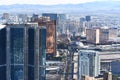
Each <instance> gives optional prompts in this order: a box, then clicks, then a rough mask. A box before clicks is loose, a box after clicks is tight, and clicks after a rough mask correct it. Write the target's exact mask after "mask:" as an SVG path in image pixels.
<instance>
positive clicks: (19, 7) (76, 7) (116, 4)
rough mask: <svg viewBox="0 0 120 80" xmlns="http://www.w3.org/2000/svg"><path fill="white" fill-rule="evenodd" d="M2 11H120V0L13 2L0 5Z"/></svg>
mask: <svg viewBox="0 0 120 80" xmlns="http://www.w3.org/2000/svg"><path fill="white" fill-rule="evenodd" d="M0 12H1V13H4V12H8V13H44V12H54V13H120V1H95V2H88V3H81V4H58V5H38V4H13V5H0Z"/></svg>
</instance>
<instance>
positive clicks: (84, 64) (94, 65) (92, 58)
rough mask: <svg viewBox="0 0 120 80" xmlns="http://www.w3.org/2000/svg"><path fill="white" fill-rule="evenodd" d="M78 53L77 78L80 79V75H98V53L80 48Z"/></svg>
mask: <svg viewBox="0 0 120 80" xmlns="http://www.w3.org/2000/svg"><path fill="white" fill-rule="evenodd" d="M78 53H79V55H78V80H81V76H91V77H95V76H98V75H99V73H100V58H99V54H98V53H97V52H96V51H92V50H80V51H79V52H78Z"/></svg>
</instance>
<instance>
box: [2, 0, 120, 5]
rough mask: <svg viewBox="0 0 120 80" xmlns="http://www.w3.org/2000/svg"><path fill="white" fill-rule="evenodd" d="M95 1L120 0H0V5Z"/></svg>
mask: <svg viewBox="0 0 120 80" xmlns="http://www.w3.org/2000/svg"><path fill="white" fill-rule="evenodd" d="M93 1H120V0H0V5H11V4H42V5H56V4H79V3H86V2H93Z"/></svg>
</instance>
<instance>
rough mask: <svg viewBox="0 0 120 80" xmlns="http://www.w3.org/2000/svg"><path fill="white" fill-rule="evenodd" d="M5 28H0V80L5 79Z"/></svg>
mask: <svg viewBox="0 0 120 80" xmlns="http://www.w3.org/2000/svg"><path fill="white" fill-rule="evenodd" d="M5 53H6V29H5V28H3V29H1V30H0V80H6V54H5Z"/></svg>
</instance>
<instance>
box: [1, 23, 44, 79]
mask: <svg viewBox="0 0 120 80" xmlns="http://www.w3.org/2000/svg"><path fill="white" fill-rule="evenodd" d="M0 37H1V38H0V48H1V50H0V55H1V56H0V57H1V62H0V63H1V64H0V76H1V77H0V80H45V60H46V54H45V53H46V52H45V50H46V29H45V28H40V27H38V26H30V25H27V24H13V25H7V26H6V27H5V28H3V29H1V30H0ZM2 57H4V58H2Z"/></svg>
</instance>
